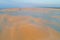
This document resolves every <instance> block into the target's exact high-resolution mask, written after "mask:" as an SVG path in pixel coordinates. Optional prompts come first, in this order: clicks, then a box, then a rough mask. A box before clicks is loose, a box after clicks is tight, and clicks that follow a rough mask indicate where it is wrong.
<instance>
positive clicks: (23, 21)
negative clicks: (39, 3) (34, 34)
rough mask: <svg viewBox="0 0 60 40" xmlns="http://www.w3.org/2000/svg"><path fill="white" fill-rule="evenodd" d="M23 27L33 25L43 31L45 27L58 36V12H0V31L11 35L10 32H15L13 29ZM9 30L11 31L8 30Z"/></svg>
mask: <svg viewBox="0 0 60 40" xmlns="http://www.w3.org/2000/svg"><path fill="white" fill-rule="evenodd" d="M24 25H25V27H27V28H28V27H29V25H33V26H34V27H35V26H36V27H37V28H38V27H44V29H45V28H46V27H47V29H48V28H52V29H53V30H55V31H56V32H59V35H60V11H58V10H50V11H48V13H42V12H35V11H23V10H21V11H15V12H0V31H2V30H5V31H7V32H8V31H10V33H11V31H13V30H15V31H16V29H14V28H18V27H24ZM33 26H32V27H33ZM13 27H14V28H13ZM30 27H31V26H30ZM10 28H12V29H11V30H10ZM28 29H29V28H28ZM28 29H24V30H28ZM47 29H45V31H47ZM19 30H20V29H19ZM33 30H34V28H33ZM28 31H29V30H28ZM43 32H44V31H43ZM43 32H42V33H43ZM25 33H26V32H25ZM8 34H9V33H8ZM14 34H15V33H14ZM11 35H13V34H11ZM15 35H16V34H15ZM56 35H58V34H56ZM9 36H10V35H9ZM7 37H8V36H7ZM11 37H12V36H11ZM11 37H10V38H8V39H10V40H14V39H11ZM59 38H60V37H59ZM8 39H7V40H8ZM16 40H17V39H16ZM56 40H57V39H56Z"/></svg>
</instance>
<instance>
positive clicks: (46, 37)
mask: <svg viewBox="0 0 60 40" xmlns="http://www.w3.org/2000/svg"><path fill="white" fill-rule="evenodd" d="M11 10H13V11H14V12H15V11H22V10H23V11H22V12H21V13H25V12H26V11H27V12H28V13H27V12H26V13H27V14H29V15H27V14H26V15H27V16H26V15H23V16H22V14H20V15H17V16H15V15H16V14H18V12H17V13H16V14H15V15H14V14H13V15H12V14H11V15H10V14H9V12H11ZM52 10H54V11H56V10H57V9H49V8H39V9H38V8H36V9H35V8H23V9H21V10H20V9H19V8H18V9H8V11H7V10H4V11H3V12H5V14H0V27H2V28H1V29H2V31H1V32H0V33H1V36H0V39H1V40H60V32H59V31H57V30H56V29H54V28H52V27H50V26H49V24H52V25H57V27H58V26H60V25H58V24H59V23H57V22H55V20H54V21H52V19H51V18H58V17H56V15H53V14H52V16H51V18H50V15H51V14H50V13H49V12H50V11H52ZM29 11H30V12H32V13H31V14H30V13H29ZM58 11H59V10H58ZM7 12H8V13H7ZM36 12H37V13H36ZM38 12H39V13H40V14H42V15H43V16H41V15H40V16H41V17H40V16H39V17H35V16H36V15H37V14H38V15H39V13H38ZM6 13H7V14H6ZM34 13H35V14H34ZM47 14H48V16H47ZM49 14H50V15H49ZM33 15H35V16H34V17H33ZM38 15H37V16H38ZM44 15H45V16H44ZM46 16H47V17H48V18H45V17H46ZM49 18H50V19H51V20H50V19H49ZM47 24H48V25H47ZM59 28H60V27H59Z"/></svg>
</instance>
